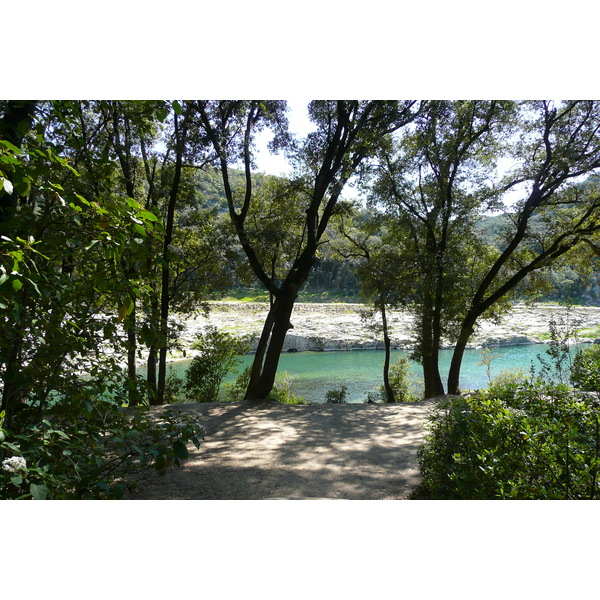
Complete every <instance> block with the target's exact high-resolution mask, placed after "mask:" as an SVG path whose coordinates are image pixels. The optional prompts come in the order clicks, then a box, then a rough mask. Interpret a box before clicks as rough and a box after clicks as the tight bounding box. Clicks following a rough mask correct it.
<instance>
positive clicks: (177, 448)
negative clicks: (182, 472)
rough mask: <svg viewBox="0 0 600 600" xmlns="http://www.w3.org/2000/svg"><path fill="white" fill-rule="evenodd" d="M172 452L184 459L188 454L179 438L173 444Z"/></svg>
mask: <svg viewBox="0 0 600 600" xmlns="http://www.w3.org/2000/svg"><path fill="white" fill-rule="evenodd" d="M173 454H174V455H175V456H176V457H177V458H180V459H186V458H188V457H189V455H190V454H189V452H188V449H187V448H186V446H185V444H184V443H183V442H180V441H179V440H177V441H176V442H175V443H174V444H173Z"/></svg>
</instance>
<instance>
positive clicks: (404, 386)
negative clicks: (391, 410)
mask: <svg viewBox="0 0 600 600" xmlns="http://www.w3.org/2000/svg"><path fill="white" fill-rule="evenodd" d="M389 381H390V386H391V388H392V390H393V392H394V397H395V398H396V402H416V401H417V400H420V397H419V394H418V392H417V391H416V389H415V388H416V383H415V382H414V381H413V380H412V378H411V372H410V361H409V360H408V358H406V357H404V356H401V357H400V358H398V360H397V361H396V362H395V363H394V364H392V365H391V366H390V373H389Z"/></svg>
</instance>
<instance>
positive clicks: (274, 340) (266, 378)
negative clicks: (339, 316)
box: [245, 288, 297, 400]
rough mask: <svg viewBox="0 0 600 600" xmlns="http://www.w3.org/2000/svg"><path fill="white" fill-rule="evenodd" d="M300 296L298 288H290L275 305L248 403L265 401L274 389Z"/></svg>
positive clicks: (256, 362)
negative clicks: (287, 335) (293, 312)
mask: <svg viewBox="0 0 600 600" xmlns="http://www.w3.org/2000/svg"><path fill="white" fill-rule="evenodd" d="M296 297H297V291H296V290H295V289H293V288H292V289H286V290H284V291H282V292H280V293H279V294H278V296H277V297H276V298H275V301H274V302H273V305H272V306H271V310H270V311H269V315H268V316H267V319H266V321H265V326H264V327H263V333H262V335H261V338H260V340H259V345H258V348H257V350H256V354H255V356H254V362H253V364H252V375H253V376H251V379H250V383H249V385H248V389H247V390H246V396H245V397H246V400H265V399H266V398H267V396H268V395H269V393H270V392H271V390H272V389H273V385H274V383H275V376H276V375H277V367H278V365H279V357H280V355H281V350H282V349H283V344H284V342H285V336H286V334H287V332H288V330H289V329H291V328H292V327H293V326H292V324H291V322H290V319H291V316H292V311H293V310H294V302H295V300H296ZM263 358H264V360H263Z"/></svg>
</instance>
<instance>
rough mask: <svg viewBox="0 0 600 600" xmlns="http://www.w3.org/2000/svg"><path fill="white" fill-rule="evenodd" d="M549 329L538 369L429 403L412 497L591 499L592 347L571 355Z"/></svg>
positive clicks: (594, 465)
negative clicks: (417, 481) (417, 480)
mask: <svg viewBox="0 0 600 600" xmlns="http://www.w3.org/2000/svg"><path fill="white" fill-rule="evenodd" d="M551 331H552V338H551V343H550V349H549V350H548V352H547V356H546V357H544V358H542V361H541V362H542V365H543V367H542V369H541V370H540V371H539V372H537V373H536V372H535V371H534V370H533V368H532V370H531V371H530V373H525V372H523V371H514V372H506V373H503V374H501V375H499V376H498V377H497V378H495V379H493V380H492V381H491V383H490V385H489V387H487V388H486V389H481V390H477V391H475V392H471V393H468V394H463V395H460V396H454V397H452V396H448V397H447V398H445V399H444V400H442V401H441V402H440V403H439V404H438V405H437V406H436V408H435V409H434V413H433V415H432V417H431V418H430V420H429V423H428V429H429V431H428V434H427V435H426V437H425V441H424V443H423V446H422V447H421V449H420V451H419V460H420V467H421V473H422V476H423V480H422V484H421V486H420V488H419V490H418V491H417V492H416V494H415V496H416V497H420V498H430V499H463V500H493V499H521V500H523V499H542V500H556V499H559V500H572V499H587V500H593V499H597V498H598V497H599V494H600V483H599V481H598V475H599V469H600V379H599V375H598V374H599V373H600V347H599V346H596V345H594V346H590V347H586V348H584V349H581V350H579V351H578V352H577V353H576V354H575V355H574V357H572V354H571V353H570V352H569V344H568V339H569V336H570V334H571V333H572V332H568V331H565V330H562V329H560V328H557V327H551Z"/></svg>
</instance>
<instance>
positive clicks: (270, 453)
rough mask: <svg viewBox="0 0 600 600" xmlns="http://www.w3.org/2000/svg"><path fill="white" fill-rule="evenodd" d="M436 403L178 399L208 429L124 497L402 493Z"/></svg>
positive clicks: (411, 485) (413, 477)
mask: <svg viewBox="0 0 600 600" xmlns="http://www.w3.org/2000/svg"><path fill="white" fill-rule="evenodd" d="M434 404H435V400H434V399H433V400H424V401H421V402H416V403H410V404H393V405H386V404H379V405H377V404H375V405H370V404H310V405H285V404H280V403H277V402H261V403H257V402H249V401H241V402H214V403H208V404H200V405H199V404H181V405H177V408H179V409H181V410H183V411H185V412H188V411H189V412H199V413H201V414H202V415H203V417H204V423H205V427H206V439H205V440H204V442H203V443H202V444H201V446H200V449H199V450H196V449H195V448H193V446H192V450H193V451H192V452H190V459H189V460H188V461H186V463H185V465H184V466H183V467H182V468H180V469H170V470H169V471H168V472H167V474H166V475H165V476H163V477H156V478H154V479H153V480H152V481H150V482H149V483H147V484H146V485H145V486H144V487H143V488H142V489H141V490H140V491H139V492H138V493H137V494H135V495H132V496H131V497H130V499H132V500H202V499H205V500H208V499H211V500H258V499H301V498H302V499H308V498H312V499H348V500H380V499H388V500H400V499H406V498H407V497H408V496H409V495H410V493H411V492H412V491H413V490H414V489H415V487H416V486H417V485H418V483H419V481H420V476H419V469H418V462H417V450H418V448H419V446H420V444H421V441H422V438H423V433H424V427H423V424H424V422H425V420H426V419H427V416H428V415H429V413H430V411H431V409H432V407H433V405H434ZM171 408H173V407H171ZM160 410H164V409H162V408H161V409H157V412H160Z"/></svg>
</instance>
